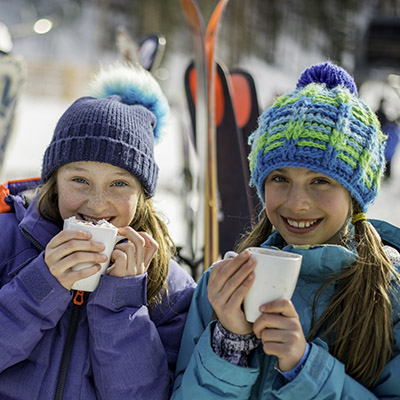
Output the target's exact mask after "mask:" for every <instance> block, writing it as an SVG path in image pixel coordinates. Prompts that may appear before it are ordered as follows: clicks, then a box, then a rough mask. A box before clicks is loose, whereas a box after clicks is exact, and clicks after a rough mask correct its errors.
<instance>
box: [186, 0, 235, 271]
mask: <svg viewBox="0 0 400 400" xmlns="http://www.w3.org/2000/svg"><path fill="white" fill-rule="evenodd" d="M227 2H228V0H220V1H219V2H218V4H217V6H216V8H215V9H214V11H213V13H212V15H211V18H210V21H209V24H208V26H207V30H206V32H204V22H203V18H202V16H201V13H200V10H199V8H198V6H197V3H196V1H195V0H181V5H182V8H183V11H184V13H185V16H186V19H187V21H188V24H189V27H190V31H191V35H192V41H193V45H194V49H195V66H196V81H197V86H196V87H197V93H196V109H195V113H196V129H195V131H196V149H197V152H198V155H199V163H200V166H201V168H204V169H203V170H202V171H201V173H200V174H199V192H200V197H201V199H202V203H203V204H201V205H200V206H199V209H198V212H197V215H198V218H197V221H196V249H197V251H198V250H199V249H201V247H204V268H208V267H209V266H210V265H211V264H212V263H213V262H214V261H216V260H217V259H218V256H219V245H218V193H217V189H218V187H217V165H216V137H215V136H216V127H215V114H214V106H215V98H214V94H215V90H214V87H215V83H214V81H215V71H216V68H215V48H216V43H217V37H218V29H219V24H220V20H221V17H222V15H223V12H224V9H225V7H226V4H227ZM200 221H204V222H203V223H201V222H200ZM201 238H203V239H201Z"/></svg>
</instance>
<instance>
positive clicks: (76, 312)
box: [21, 229, 89, 400]
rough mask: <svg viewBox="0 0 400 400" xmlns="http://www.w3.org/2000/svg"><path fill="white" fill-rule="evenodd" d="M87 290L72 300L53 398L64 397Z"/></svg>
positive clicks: (37, 244) (35, 243)
mask: <svg viewBox="0 0 400 400" xmlns="http://www.w3.org/2000/svg"><path fill="white" fill-rule="evenodd" d="M21 231H22V234H23V235H24V236H25V237H26V238H27V239H28V240H29V241H30V242H31V243H32V244H33V246H34V247H35V248H36V249H37V250H39V252H42V251H43V250H44V247H43V246H42V245H41V243H39V242H38V241H37V240H36V239H35V238H34V237H33V236H32V235H30V234H29V233H28V232H27V231H25V230H24V229H21ZM88 295H89V293H88V292H84V291H82V290H77V291H76V292H75V295H74V298H73V300H72V311H71V316H70V320H69V325H68V333H67V337H66V339H65V343H64V349H63V354H62V357H61V363H60V368H59V370H58V378H57V385H56V391H55V395H54V400H62V399H63V398H64V391H65V382H66V381H67V375H68V369H69V362H70V359H71V354H72V349H73V345H74V341H75V336H76V331H77V329H78V324H79V317H80V314H81V310H82V305H83V304H84V302H85V300H86V298H87V296H88Z"/></svg>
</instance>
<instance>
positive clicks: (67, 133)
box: [0, 64, 195, 400]
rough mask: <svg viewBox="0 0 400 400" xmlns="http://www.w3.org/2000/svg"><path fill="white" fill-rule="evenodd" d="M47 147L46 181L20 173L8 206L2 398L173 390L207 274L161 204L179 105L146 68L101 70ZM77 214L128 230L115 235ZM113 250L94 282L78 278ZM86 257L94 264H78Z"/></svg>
mask: <svg viewBox="0 0 400 400" xmlns="http://www.w3.org/2000/svg"><path fill="white" fill-rule="evenodd" d="M94 89H95V95H94V96H93V97H83V98H80V99H78V100H76V101H75V102H74V103H73V104H72V105H71V106H70V107H69V108H68V109H67V110H66V112H65V113H64V114H63V116H62V117H61V119H60V120H59V122H58V124H57V126H56V128H55V132H54V135H53V138H52V140H51V142H50V144H49V146H48V148H47V150H46V152H45V154H44V157H43V165H42V174H41V175H42V176H41V183H42V185H41V186H40V187H39V189H38V191H37V192H36V193H35V195H34V196H33V197H32V198H31V200H29V196H28V192H27V191H26V190H24V189H26V188H27V187H29V186H32V184H35V183H37V181H26V182H18V183H14V184H9V185H8V186H7V187H3V190H5V191H6V193H9V194H8V196H7V197H6V198H5V204H4V208H6V209H7V210H8V212H5V213H2V214H1V215H0V226H1V232H0V236H1V240H0V325H1V333H0V398H1V399H3V400H5V399H21V400H22V399H40V400H46V399H62V398H64V399H85V400H90V399H107V400H112V399H118V400H122V399H146V400H148V399H152V400H154V399H167V398H168V397H169V394H170V388H171V384H172V378H173V372H174V369H175V362H176V357H177V352H178V349H179V343H180V339H181V334H182V329H183V325H184V322H185V319H186V314H187V310H188V307H189V303H190V300H191V297H192V294H193V290H194V287H195V283H194V281H193V279H192V278H191V277H190V276H189V275H188V274H187V273H186V272H185V271H184V270H183V269H181V268H180V267H179V266H178V265H177V264H176V263H175V262H174V261H173V260H172V259H171V256H172V252H171V248H173V247H174V246H173V243H172V240H171V238H170V236H169V234H168V231H167V228H166V225H165V224H164V222H163V221H162V219H161V218H160V216H158V215H157V213H156V212H155V210H154V208H153V204H152V200H151V197H152V196H153V194H154V192H155V189H156V182H157V174H158V167H157V165H156V163H155V160H154V154H153V149H154V141H155V140H157V139H158V138H159V136H160V134H161V132H162V130H163V127H164V122H165V118H166V116H167V113H168V104H167V101H166V99H165V97H164V96H163V94H162V92H161V89H160V87H159V86H158V84H157V82H156V81H155V80H154V79H153V78H152V76H151V75H150V74H149V73H148V72H147V71H145V70H143V69H141V68H139V67H136V66H135V67H134V66H131V65H122V64H116V65H114V66H113V67H112V68H109V69H105V70H103V71H102V72H100V73H99V74H98V76H97V78H96V79H95V81H94ZM70 217H75V218H77V219H79V220H83V221H86V223H94V224H95V223H97V222H98V221H100V220H106V221H108V222H109V223H111V224H113V225H114V226H116V227H117V228H118V233H119V234H120V235H122V236H124V237H125V238H126V239H125V241H123V242H119V243H118V244H117V245H116V246H115V248H114V250H113V252H112V254H111V256H110V260H107V256H105V255H104V254H103V253H102V252H103V251H104V245H103V244H102V243H99V242H96V241H94V240H91V235H90V234H88V233H86V232H84V231H82V230H63V229H62V228H63V221H64V220H66V219H68V218H70ZM107 261H111V263H112V266H111V268H109V270H108V273H106V274H105V275H103V276H101V278H100V282H99V285H98V286H97V288H96V289H95V290H94V291H93V292H83V291H79V290H78V291H77V290H74V289H73V286H74V284H75V283H76V282H77V281H79V280H81V279H83V278H87V277H89V276H92V275H93V274H95V273H96V272H98V271H99V269H100V264H101V263H104V262H107ZM80 263H90V264H89V265H91V266H89V267H87V268H84V269H80V270H75V269H74V267H75V266H76V265H78V264H80Z"/></svg>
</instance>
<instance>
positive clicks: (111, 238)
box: [64, 217, 123, 292]
mask: <svg viewBox="0 0 400 400" xmlns="http://www.w3.org/2000/svg"><path fill="white" fill-rule="evenodd" d="M64 230H81V231H87V232H90V233H91V234H92V239H91V240H94V241H96V242H100V243H104V245H105V249H104V251H103V254H105V255H106V256H107V261H106V262H104V263H101V264H100V266H101V268H100V271H98V272H96V273H95V274H94V275H91V276H88V277H87V278H83V279H80V280H79V281H76V282H75V283H74V285H73V286H72V289H74V290H83V291H85V292H93V291H94V290H95V289H96V288H97V286H98V284H99V281H100V277H101V275H104V273H105V272H106V270H107V267H108V266H109V264H110V256H111V253H112V251H113V250H114V246H115V245H116V243H117V242H118V241H119V240H121V239H123V236H119V235H118V228H117V227H115V226H114V225H112V224H110V223H108V222H107V221H104V222H103V221H100V224H99V225H94V224H92V223H89V222H85V221H80V220H78V219H76V218H75V217H71V218H68V219H66V220H64ZM91 265H93V263H81V264H78V265H76V266H75V267H73V268H72V269H73V270H79V269H82V268H87V267H90V266H91Z"/></svg>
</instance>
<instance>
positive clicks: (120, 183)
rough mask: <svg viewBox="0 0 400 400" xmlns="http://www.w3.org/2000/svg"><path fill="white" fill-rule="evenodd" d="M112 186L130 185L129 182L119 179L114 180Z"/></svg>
mask: <svg viewBox="0 0 400 400" xmlns="http://www.w3.org/2000/svg"><path fill="white" fill-rule="evenodd" d="M111 186H116V187H125V186H128V184H127V183H126V182H124V181H117V182H114V183H113V184H112V185H111Z"/></svg>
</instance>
